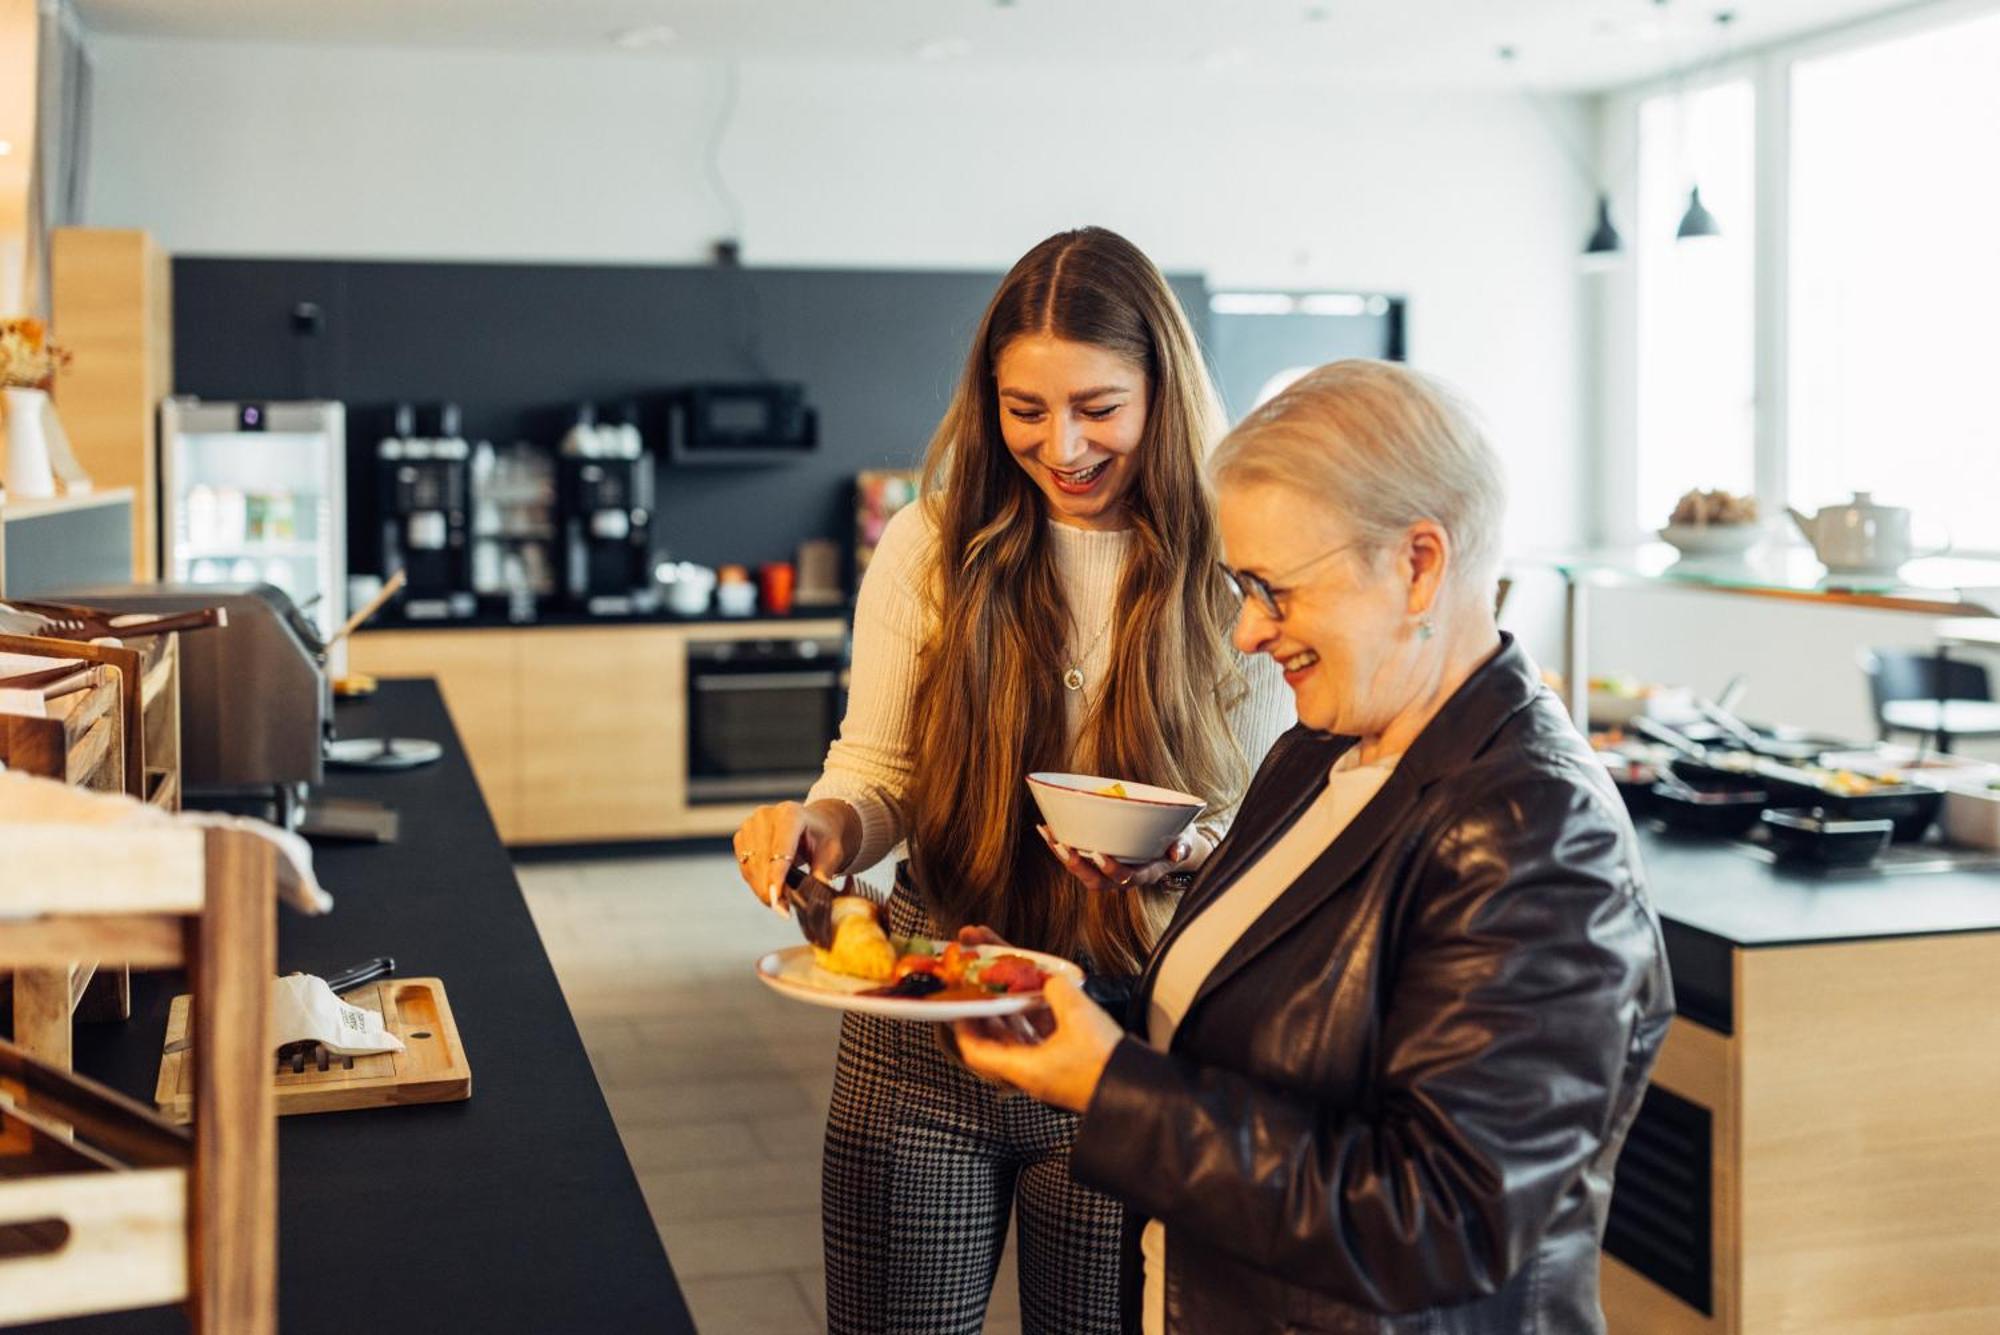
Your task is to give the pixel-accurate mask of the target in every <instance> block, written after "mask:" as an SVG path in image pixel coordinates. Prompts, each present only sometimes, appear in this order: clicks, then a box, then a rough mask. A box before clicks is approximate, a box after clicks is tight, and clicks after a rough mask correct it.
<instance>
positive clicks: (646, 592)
mask: <svg viewBox="0 0 2000 1335" xmlns="http://www.w3.org/2000/svg"><path fill="white" fill-rule="evenodd" d="M638 418H639V414H638V409H637V408H636V407H635V406H630V405H628V406H626V407H625V408H623V409H622V410H621V411H620V412H619V413H618V414H617V415H616V419H615V420H612V421H608V422H602V423H601V422H599V420H598V417H597V413H596V410H595V408H593V407H592V406H591V405H589V404H580V405H578V408H577V415H576V424H575V425H574V426H572V427H571V428H570V429H569V432H568V434H566V435H565V436H564V437H563V442H562V448H561V451H560V453H559V455H558V457H557V465H556V466H557V482H558V488H557V489H558V493H559V500H560V506H561V511H562V563H563V593H564V595H565V597H566V598H567V599H568V601H569V602H570V603H571V604H572V605H573V606H576V607H580V608H582V609H583V610H584V611H586V612H590V613H593V614H595V615H599V616H619V615H629V614H631V613H633V612H650V611H652V610H653V609H654V608H655V607H656V606H657V605H658V600H659V594H658V591H657V587H656V585H655V584H654V582H653V460H652V457H651V456H650V455H648V454H647V453H646V447H645V442H644V440H643V439H642V438H641V436H640V434H639V421H638Z"/></svg>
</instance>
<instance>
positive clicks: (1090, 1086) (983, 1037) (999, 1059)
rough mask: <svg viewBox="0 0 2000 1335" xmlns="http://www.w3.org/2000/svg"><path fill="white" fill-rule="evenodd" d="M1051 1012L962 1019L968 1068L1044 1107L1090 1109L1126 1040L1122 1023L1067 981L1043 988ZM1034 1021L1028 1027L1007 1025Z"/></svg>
mask: <svg viewBox="0 0 2000 1335" xmlns="http://www.w3.org/2000/svg"><path fill="white" fill-rule="evenodd" d="M1042 995H1043V997H1045V998H1046V999H1047V1000H1048V1004H1049V1005H1048V1010H1047V1011H1046V1012H1037V1013H1035V1014H1034V1015H1033V1016H1032V1017H1024V1016H1018V1015H1010V1016H1007V1017H1006V1018H1005V1019H999V1020H960V1021H959V1022H958V1023H957V1024H956V1025H955V1026H954V1029H955V1030H956V1032H957V1036H958V1053H959V1056H960V1057H962V1058H964V1060H965V1064H966V1065H967V1066H970V1067H971V1068H972V1069H973V1070H975V1071H977V1072H979V1074H981V1075H984V1076H989V1077H991V1078H992V1079H995V1080H1003V1081H1005V1082H1006V1083H1008V1084H1010V1085H1012V1086H1014V1088H1016V1089H1018V1090H1020V1091H1021V1092H1022V1093H1024V1094H1030V1095H1033V1096H1034V1097H1035V1098H1038V1099H1040V1100H1041V1101H1042V1102H1043V1103H1048V1104H1053V1105H1054V1106H1055V1107H1058V1108H1067V1109H1068V1110H1069V1111H1071V1112H1075V1113H1080V1112H1082V1111H1083V1110H1084V1109H1085V1108H1087V1107H1089V1106H1090V1097H1091V1095H1093V1094H1095V1093H1096V1092H1097V1081H1098V1079H1099V1077H1101V1076H1102V1075H1103V1074H1104V1068H1105V1065H1106V1064H1107V1063H1109V1062H1110V1060H1111V1053H1112V1050H1113V1049H1115V1048H1116V1047H1117V1046H1118V1041H1119V1040H1120V1039H1121V1038H1123V1037H1124V1036H1125V1031H1124V1029H1122V1028H1120V1027H1119V1024H1118V1021H1116V1020H1114V1019H1112V1018H1111V1016H1110V1015H1109V1014H1108V1013H1107V1012H1106V1011H1105V1010H1104V1009H1103V1007H1101V1006H1099V1005H1098V1004H1097V1003H1096V1002H1094V1001H1092V1000H1091V999H1090V998H1089V997H1087V996H1085V995H1084V994H1083V989H1082V988H1080V987H1078V986H1077V985H1076V984H1075V983H1072V982H1070V981H1069V979H1067V978H1060V977H1057V978H1051V979H1049V981H1048V982H1047V984H1045V985H1044V986H1043V989H1042ZM1022 1019H1030V1020H1031V1021H1032V1023H1031V1024H1029V1025H1009V1024H1008V1023H1007V1021H1008V1020H1016V1021H1018V1020H1022Z"/></svg>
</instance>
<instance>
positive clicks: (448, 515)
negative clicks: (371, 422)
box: [375, 403, 478, 621]
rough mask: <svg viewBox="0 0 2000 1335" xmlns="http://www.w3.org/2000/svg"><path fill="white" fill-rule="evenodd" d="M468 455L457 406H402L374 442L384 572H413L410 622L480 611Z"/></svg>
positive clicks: (408, 592) (406, 600)
mask: <svg viewBox="0 0 2000 1335" xmlns="http://www.w3.org/2000/svg"><path fill="white" fill-rule="evenodd" d="M471 458H472V448H471V446H470V445H468V444H467V443H466V440H465V437H464V435H463V434H462V433H461V432H460V430H459V412H458V405H457V404H455V403H444V404H437V405H434V406H431V407H427V408H426V409H424V410H423V411H422V412H421V413H420V412H419V411H418V410H417V409H416V407H415V406H414V405H411V404H408V403H399V404H397V405H396V424H395V428H394V430H393V431H392V433H391V434H390V435H388V436H385V437H383V439H382V440H381V441H380V442H379V443H378V444H377V445H376V446H375V482H376V497H377V504H378V514H379V516H380V532H381V538H382V574H383V575H384V576H385V577H386V576H389V575H393V574H395V573H396V572H397V571H398V570H402V571H406V572H408V578H409V583H408V584H407V585H406V586H405V589H404V593H403V602H402V612H403V615H404V616H406V617H409V618H410V619H411V620H420V621H429V620H441V619H446V618H453V617H469V616H471V615H472V614H473V613H474V612H476V611H477V610H478V598H477V596H476V595H475V594H474V592H473V588H472V500H471V496H472V467H471Z"/></svg>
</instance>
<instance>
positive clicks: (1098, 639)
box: [1062, 621, 1111, 691]
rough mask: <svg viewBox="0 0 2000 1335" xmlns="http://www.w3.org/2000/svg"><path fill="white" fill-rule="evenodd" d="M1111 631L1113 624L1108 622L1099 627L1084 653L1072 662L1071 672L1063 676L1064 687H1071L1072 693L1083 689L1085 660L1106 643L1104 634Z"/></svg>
mask: <svg viewBox="0 0 2000 1335" xmlns="http://www.w3.org/2000/svg"><path fill="white" fill-rule="evenodd" d="M1110 629H1111V623H1110V622H1108V621H1107V622H1105V623H1104V624H1103V625H1101V626H1099V627H1098V628H1097V634H1095V635H1093V636H1092V637H1091V639H1090V643H1089V645H1088V646H1086V647H1085V648H1084V651H1083V652H1082V653H1080V654H1078V655H1076V657H1074V658H1072V659H1071V660H1070V665H1069V671H1067V672H1065V673H1063V675H1062V684H1063V685H1065V686H1067V687H1069V689H1071V690H1072V691H1080V690H1082V689H1083V660H1084V659H1086V658H1088V657H1090V656H1091V655H1092V654H1093V653H1095V652H1097V646H1098V645H1099V644H1101V643H1103V641H1104V632H1105V631H1107V630H1110Z"/></svg>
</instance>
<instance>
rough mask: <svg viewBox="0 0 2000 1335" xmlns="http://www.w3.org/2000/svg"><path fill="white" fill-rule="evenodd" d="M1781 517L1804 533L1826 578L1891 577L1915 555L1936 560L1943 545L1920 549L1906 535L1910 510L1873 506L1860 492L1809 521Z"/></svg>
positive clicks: (1800, 517)
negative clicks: (1934, 557)
mask: <svg viewBox="0 0 2000 1335" xmlns="http://www.w3.org/2000/svg"><path fill="white" fill-rule="evenodd" d="M1785 513H1786V514H1788V515H1790V516H1791V517H1792V522H1793V523H1794V524H1797V525H1798V526H1799V532H1801V533H1803V534H1805V536H1806V541H1807V542H1810V543H1811V544H1812V547H1813V555H1814V556H1817V557H1818V558H1819V559H1820V563H1821V564H1822V565H1824V566H1825V567H1826V569H1827V573H1828V574H1830V575H1893V574H1895V573H1896V572H1897V571H1898V570H1900V569H1902V566H1903V563H1904V562H1905V561H1908V560H1910V559H1911V558H1913V557H1917V556H1935V555H1937V554H1938V553H1939V552H1943V551H1948V550H1950V547H1951V544H1950V542H1946V543H1945V545H1944V546H1942V547H1933V548H1927V549H1923V550H1919V549H1918V548H1917V547H1916V545H1915V543H1914V541H1913V540H1912V538H1911V536H1910V512H1909V511H1908V510H1907V509H1905V508H1904V507H1903V506H1900V505H1877V504H1875V498H1874V496H1873V495H1872V494H1871V493H1869V492H1865V491H1857V492H1855V493H1854V499H1853V500H1852V501H1850V502H1848V503H1847V504H1846V505H1829V506H1827V507H1826V508H1824V509H1822V510H1821V511H1820V512H1819V513H1818V514H1816V515H1814V516H1813V517H1812V518H1810V519H1808V518H1807V517H1806V516H1805V515H1803V514H1801V513H1799V512H1798V511H1797V510H1793V509H1789V508H1788V509H1787V510H1786V511H1785Z"/></svg>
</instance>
